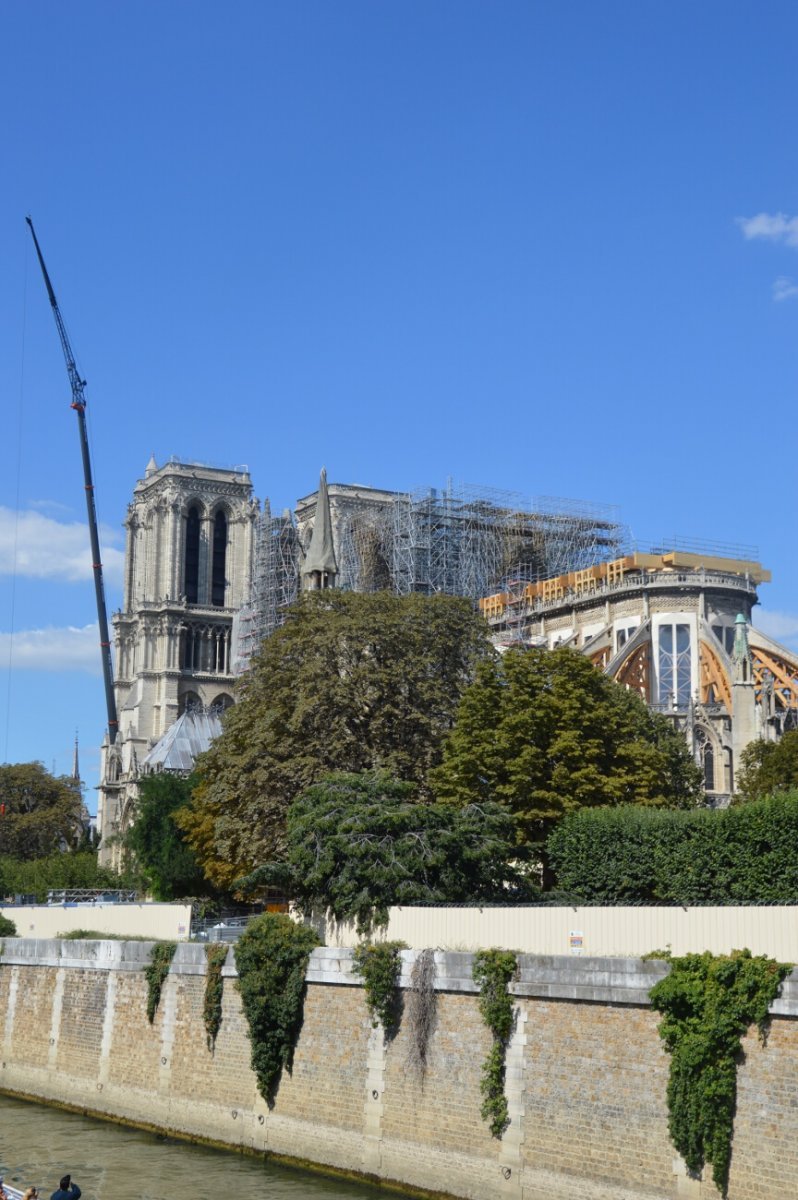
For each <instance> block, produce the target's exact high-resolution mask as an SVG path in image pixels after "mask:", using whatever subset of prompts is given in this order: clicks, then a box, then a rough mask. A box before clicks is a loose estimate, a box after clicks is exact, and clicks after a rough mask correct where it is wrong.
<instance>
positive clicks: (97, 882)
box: [0, 850, 134, 900]
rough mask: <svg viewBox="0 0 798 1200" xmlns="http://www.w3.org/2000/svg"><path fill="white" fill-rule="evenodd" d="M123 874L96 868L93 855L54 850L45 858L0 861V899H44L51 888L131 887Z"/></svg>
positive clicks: (127, 877)
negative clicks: (3, 897) (6, 897)
mask: <svg viewBox="0 0 798 1200" xmlns="http://www.w3.org/2000/svg"><path fill="white" fill-rule="evenodd" d="M133 886H134V884H133V881H132V880H131V879H130V877H129V876H128V875H127V874H125V875H123V876H120V875H118V874H117V873H116V872H115V871H112V870H110V869H109V868H107V867H98V865H97V855H96V853H94V852H88V851H83V850H77V851H75V852H74V853H72V854H62V853H61V852H60V851H56V852H54V853H53V854H48V855H47V857H46V858H29V859H18V858H9V857H2V858H0V896H15V895H18V894H20V893H21V894H23V895H27V896H36V898H37V899H38V900H46V899H47V893H48V892H49V891H50V890H51V889H61V888H107V889H109V890H116V889H117V888H130V887H133Z"/></svg>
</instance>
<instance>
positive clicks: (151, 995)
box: [144, 942, 177, 1025]
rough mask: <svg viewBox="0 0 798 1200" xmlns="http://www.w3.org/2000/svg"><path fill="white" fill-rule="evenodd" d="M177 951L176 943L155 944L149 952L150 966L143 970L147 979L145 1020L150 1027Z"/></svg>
mask: <svg viewBox="0 0 798 1200" xmlns="http://www.w3.org/2000/svg"><path fill="white" fill-rule="evenodd" d="M175 950H177V942H156V943H155V945H154V946H153V948H152V950H150V964H149V966H148V967H145V968H144V974H145V976H146V977H147V1020H148V1021H149V1023H150V1025H152V1023H153V1021H154V1020H155V1014H156V1012H157V1011H158V1005H159V1004H160V1002H161V989H162V988H163V985H164V983H165V982H166V977H167V975H168V974H169V968H170V966H171V965H172V959H173V958H174V956H175Z"/></svg>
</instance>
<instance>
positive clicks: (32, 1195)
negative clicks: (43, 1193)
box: [22, 1187, 39, 1200]
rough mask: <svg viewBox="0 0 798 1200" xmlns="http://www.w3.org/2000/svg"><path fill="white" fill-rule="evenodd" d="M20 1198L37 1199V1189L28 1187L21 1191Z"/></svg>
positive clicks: (25, 1199)
mask: <svg viewBox="0 0 798 1200" xmlns="http://www.w3.org/2000/svg"><path fill="white" fill-rule="evenodd" d="M22 1200H39V1189H38V1188H35V1187H29V1188H28V1190H27V1191H26V1192H24V1193H23V1196H22Z"/></svg>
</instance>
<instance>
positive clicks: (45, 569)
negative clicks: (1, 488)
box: [0, 502, 125, 584]
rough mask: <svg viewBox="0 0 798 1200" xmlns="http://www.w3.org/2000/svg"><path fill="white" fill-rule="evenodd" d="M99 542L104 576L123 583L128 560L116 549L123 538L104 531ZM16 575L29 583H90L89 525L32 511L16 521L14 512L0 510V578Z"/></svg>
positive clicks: (111, 531)
mask: <svg viewBox="0 0 798 1200" xmlns="http://www.w3.org/2000/svg"><path fill="white" fill-rule="evenodd" d="M39 503H41V502H39ZM15 540H16V565H15V562H14V543H15ZM100 540H101V543H102V544H103V545H102V559H103V574H104V576H105V578H106V580H107V581H108V582H109V583H116V584H118V583H121V582H122V575H123V569H124V561H125V558H124V554H123V552H122V551H121V550H119V549H117V548H116V547H115V546H114V545H113V543H114V542H116V541H119V540H120V537H119V535H118V534H117V533H116V532H115V531H114V530H110V529H107V528H102V529H101V530H100ZM109 543H110V544H109ZM15 572H16V574H17V575H18V576H25V577H27V578H30V579H63V580H65V581H66V582H68V583H77V582H79V581H81V580H84V579H91V577H92V562H91V548H90V545H89V529H88V525H86V524H84V523H83V522H81V521H69V522H64V521H56V520H54V519H53V518H52V517H47V516H44V515H43V514H42V513H40V512H32V511H31V510H30V509H27V510H24V511H23V512H20V513H19V516H18V517H17V514H16V513H15V512H14V510H13V509H11V508H2V507H0V575H12V574H14V573H15Z"/></svg>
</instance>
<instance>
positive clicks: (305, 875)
mask: <svg viewBox="0 0 798 1200" xmlns="http://www.w3.org/2000/svg"><path fill="white" fill-rule="evenodd" d="M415 791H416V788H415V785H413V784H411V783H401V782H399V781H398V780H396V779H392V778H391V777H390V776H389V775H388V774H387V773H380V772H368V773H366V774H362V775H344V774H338V775H329V776H327V778H325V779H324V780H322V781H321V783H318V784H315V785H314V786H313V787H310V788H308V789H307V791H305V792H304V793H303V794H302V795H301V796H299V797H298V798H297V799H296V800H295V801H294V802H293V804H291V806H290V808H289V809H288V820H287V857H286V861H285V862H284V863H279V864H272V865H270V866H265V867H261V868H260V869H258V870H256V871H255V872H253V874H252V875H250V876H249V877H248V879H247V880H246V887H247V889H248V890H253V889H254V888H255V887H257V886H259V885H265V884H272V885H275V884H276V885H281V886H283V887H285V888H286V889H287V891H288V894H289V895H290V896H291V897H292V898H293V899H294V900H296V902H297V904H298V907H299V909H300V911H302V913H303V914H304V915H305V916H309V915H310V914H311V913H312V912H313V911H314V910H315V911H317V912H318V911H322V912H323V911H324V910H325V909H327V910H329V912H330V913H331V915H332V916H333V917H334V918H335V920H336V921H346V920H355V921H356V922H357V928H358V932H359V933H361V934H368V933H370V932H371V930H372V928H373V927H374V926H375V925H385V924H386V923H387V921H388V909H389V907H390V905H392V904H418V903H460V902H463V901H475V902H477V901H482V902H483V903H489V902H491V901H494V902H495V901H497V900H502V899H507V898H508V897H510V896H518V895H519V893H521V892H523V891H524V890H525V889H524V884H523V880H522V879H521V878H520V877H519V875H518V873H517V871H516V870H515V869H514V868H513V867H512V866H510V865H508V864H509V861H510V859H511V858H512V846H513V840H514V830H513V822H512V819H511V817H510V816H509V814H508V813H507V812H506V811H505V810H504V809H502V808H501V807H500V806H499V805H497V804H491V803H489V802H486V803H480V804H472V805H467V806H465V807H464V808H454V807H452V806H451V805H445V804H419V803H416V801H415V799H414V794H415Z"/></svg>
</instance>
